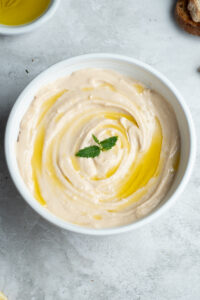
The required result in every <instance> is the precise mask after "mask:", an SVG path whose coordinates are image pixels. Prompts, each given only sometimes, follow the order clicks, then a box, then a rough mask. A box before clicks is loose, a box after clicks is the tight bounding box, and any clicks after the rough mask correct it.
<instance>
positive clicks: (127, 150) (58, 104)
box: [17, 69, 180, 228]
mask: <svg viewBox="0 0 200 300" xmlns="http://www.w3.org/2000/svg"><path fill="white" fill-rule="evenodd" d="M93 134H94V135H95V136H96V137H97V138H98V139H99V140H104V139H106V138H109V137H111V136H118V140H117V143H116V145H115V146H114V147H113V148H112V149H110V150H108V151H103V152H101V153H100V155H99V156H97V157H95V158H80V157H76V156H75V154H76V152H77V151H78V150H79V149H82V148H84V147H87V146H91V145H94V144H95V143H94V140H93V138H92V135H93ZM179 152H180V141H179V129H178V125H177V121H176V117H175V114H174V112H173V110H172V108H171V106H170V105H169V104H168V103H167V101H166V100H165V99H163V97H161V96H160V95H159V94H157V93H156V92H154V91H152V90H150V89H148V88H146V87H145V86H144V85H143V84H141V83H138V82H136V81H135V80H133V79H131V78H128V77H125V76H123V75H121V74H118V73H116V72H114V71H110V70H101V69H84V70H80V71H77V72H75V73H72V74H71V75H70V76H68V77H65V78H61V79H59V80H57V81H56V82H54V83H52V84H50V85H48V86H46V87H44V88H42V89H41V90H40V91H39V92H38V93H37V95H36V96H35V98H34V100H33V102H32V103H31V105H30V107H29V108H28V111H27V112H26V114H25V115H24V117H23V119H22V121H21V126H20V133H19V138H18V142H17V160H18V165H19V169H20V172H21V175H22V177H23V179H24V181H25V183H26V185H27V187H28V188H29V190H30V192H31V193H32V195H34V197H35V198H36V199H37V200H38V201H39V203H41V205H44V206H45V207H46V208H47V209H48V210H49V211H51V212H52V213H53V214H55V215H56V216H58V217H59V218H61V219H64V220H66V221H68V222H70V223H73V224H78V225H81V226H87V227H94V228H106V227H113V226H121V225H124V224H128V223H131V222H133V221H135V220H136V219H138V218H141V217H143V216H145V215H147V214H149V213H150V212H151V211H152V210H153V209H154V208H155V207H156V206H157V205H158V204H159V203H160V202H161V200H162V199H163V197H164V196H165V195H166V193H167V191H168V190H169V188H170V186H171V183H172V181H173V178H174V175H175V173H176V170H177V168H178V160H179Z"/></svg>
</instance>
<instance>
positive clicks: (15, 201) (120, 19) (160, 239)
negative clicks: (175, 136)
mask: <svg viewBox="0 0 200 300" xmlns="http://www.w3.org/2000/svg"><path fill="white" fill-rule="evenodd" d="M61 2H62V3H61V6H60V8H59V10H58V11H57V13H56V15H55V16H54V18H53V19H52V20H50V21H49V22H48V23H47V24H45V25H44V26H43V27H42V28H41V29H39V30H37V31H36V32H34V33H31V34H27V35H24V36H18V37H0V290H2V291H3V292H4V293H5V294H6V295H7V296H8V299H9V300H43V299H44V300H68V299H69V300H73V299H74V300H96V299H97V300H107V299H108V300H165V299H166V300H174V299H181V300H199V299H200V157H199V152H198V156H197V161H196V164H195V169H194V172H193V176H192V179H191V181H190V183H189V184H188V186H187V188H186V190H185V191H184V193H183V194H182V196H181V197H180V198H179V200H178V201H177V202H176V204H175V205H174V206H173V207H172V208H171V209H170V210H169V211H168V212H167V213H166V214H165V215H163V216H162V217H161V218H159V219H157V220H156V221H154V222H153V223H151V224H149V225H147V226H145V227H143V228H141V229H139V230H137V231H133V232H130V233H127V234H123V235H118V236H113V237H99V238H97V237H90V236H81V235H78V234H73V233H70V232H67V231H64V230H60V229H59V228H56V227H54V226H53V225H50V224H49V223H47V222H46V221H45V220H43V219H41V218H40V217H39V216H38V215H37V214H36V213H35V212H34V211H33V210H32V209H31V208H30V207H29V206H28V205H27V204H26V203H25V201H24V200H23V199H22V198H21V197H20V195H19V194H18V192H17V191H16V189H15V187H14V186H13V184H12V182H11V179H10V177H9V174H8V172H7V168H6V164H5V158H4V150H3V136H4V128H5V124H6V120H7V117H8V114H9V111H10V109H11V107H12V105H13V103H14V102H15V100H16V98H17V96H18V95H19V93H20V92H21V91H22V90H23V89H24V87H25V86H26V85H27V84H28V83H29V82H30V81H31V80H32V79H33V78H34V77H35V76H36V75H38V74H39V73H40V72H41V71H43V70H44V69H46V68H47V67H49V66H50V65H52V64H54V63H56V62H58V61H60V60H62V59H65V58H68V57H71V56H75V55H79V54H84V53H91V52H113V53H119V54H125V55H129V56H131V57H135V58H137V59H140V60H142V61H144V62H146V63H148V64H150V65H152V66H153V67H155V68H157V69H158V70H159V71H161V72H163V73H164V74H165V75H166V76H167V77H168V78H169V79H170V80H171V81H173V82H174V84H175V85H176V86H177V88H178V89H179V90H180V92H181V93H182V94H183V96H184V97H185V99H186V102H187V104H188V106H189V107H190V109H191V111H192V115H193V118H194V121H195V125H196V128H197V138H198V146H199V140H200V131H199V128H200V73H198V72H197V68H198V67H199V66H200V38H199V37H193V36H191V35H189V34H186V33H184V32H183V31H182V30H180V29H179V28H178V27H177V25H176V24H175V22H174V18H173V14H172V11H173V7H174V2H175V1H172V0H171V1H170V0H168V1H166V0H153V1H152V0H140V1H133V0H115V1H114V0H88V1H85V0H61ZM26 69H27V70H28V73H27V72H26Z"/></svg>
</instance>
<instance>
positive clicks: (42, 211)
mask: <svg viewBox="0 0 200 300" xmlns="http://www.w3.org/2000/svg"><path fill="white" fill-rule="evenodd" d="M88 59H112V60H113V59H114V60H120V61H122V62H127V63H132V64H135V65H137V66H138V67H141V68H143V69H144V70H146V71H148V72H150V73H152V74H153V75H154V76H156V77H157V78H158V79H159V80H161V82H162V83H163V84H164V85H165V86H167V88H168V89H169V90H170V91H171V92H172V93H173V94H174V95H175V97H176V99H177V101H178V102H179V104H180V106H181V108H182V110H183V112H184V115H185V117H186V120H187V123H188V129H189V136H190V151H189V157H188V162H187V166H186V169H185V173H184V174H183V176H182V179H181V181H180V183H179V185H178V186H177V188H176V190H175V191H174V192H173V194H172V195H171V197H170V198H169V199H168V200H167V201H166V202H165V203H164V204H163V205H162V206H160V207H159V208H158V209H157V210H155V211H152V212H151V213H150V214H149V215H147V216H145V217H144V218H142V219H138V220H136V221H135V222H133V223H130V224H127V225H124V226H118V227H111V228H104V229H95V228H87V227H82V226H79V225H74V224H72V223H68V222H67V221H64V220H62V219H60V218H58V217H56V216H55V215H53V214H52V213H51V212H49V211H48V210H47V209H46V208H45V207H42V206H41V204H40V203H39V202H37V201H36V200H35V198H34V197H33V196H32V195H31V194H30V192H29V191H28V188H27V187H26V186H25V183H24V182H23V179H22V178H21V176H20V174H19V175H18V174H15V173H14V172H13V170H12V158H11V156H12V155H10V151H9V139H10V134H11V127H12V119H13V116H14V115H15V113H16V111H17V110H18V106H19V105H20V103H21V101H23V97H24V94H25V93H26V92H27V91H28V90H29V89H30V88H31V87H32V86H34V85H35V84H36V83H37V82H38V81H40V79H42V78H44V77H45V76H48V73H49V72H52V71H53V70H54V69H59V67H61V66H62V65H63V64H66V63H67V64H74V63H77V62H79V63H80V61H83V60H88ZM4 147H5V157H6V162H7V166H8V170H9V173H10V175H11V178H12V180H13V182H14V184H15V186H16V188H17V190H18V191H19V193H20V194H21V196H22V197H23V199H24V200H25V201H26V202H27V203H28V204H29V205H30V206H31V207H32V208H33V209H34V210H35V211H36V212H37V213H38V214H39V215H40V216H42V217H43V218H44V219H46V220H47V221H49V222H50V223H53V224H54V225H56V226H58V227H60V228H62V229H66V230H69V231H72V232H76V233H81V234H88V235H96V236H102V235H113V234H119V233H123V232H128V231H130V230H133V229H137V228H139V227H141V226H143V225H145V224H147V223H149V222H151V221H152V220H154V219H156V218H157V217H158V216H160V215H162V213H163V212H164V211H166V210H167V209H169V208H170V207H171V206H172V205H173V204H174V202H175V200H176V199H177V198H178V197H179V196H180V194H181V193H182V191H183V189H184V188H185V186H186V184H187V183H188V181H189V178H190V176H191V173H192V169H193V166H194V162H195V157H196V133H195V127H194V123H193V120H192V117H191V113H190V111H189V109H188V107H187V105H186V103H185V101H184V99H183V97H182V96H181V94H180V93H179V91H178V90H177V89H176V87H175V86H174V85H173V84H172V83H171V82H170V81H169V80H168V79H167V78H166V77H165V76H164V75H163V74H161V73H160V72H159V71H157V70H156V69H154V68H153V67H151V66H149V65H148V64H146V63H144V62H141V61H140V60H137V59H134V58H131V57H128V56H124V55H118V54H110V53H95V54H85V55H80V56H76V57H72V58H69V59H65V60H62V61H60V62H58V63H56V64H54V65H52V66H51V67H49V68H47V69H46V70H45V71H43V72H41V73H40V74H39V75H38V76H36V78H35V79H33V80H32V81H31V82H30V83H29V84H28V85H27V86H26V87H25V89H24V90H23V91H22V93H21V94H20V95H19V96H18V98H17V100H16V102H15V103H14V105H13V108H12V109H11V112H10V114H9V117H8V121H7V125H6V130H5V143H4ZM12 153H13V152H12ZM15 159H16V157H15ZM22 182H23V183H22Z"/></svg>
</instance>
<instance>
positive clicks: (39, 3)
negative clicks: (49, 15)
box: [0, 0, 51, 26]
mask: <svg viewBox="0 0 200 300" xmlns="http://www.w3.org/2000/svg"><path fill="white" fill-rule="evenodd" d="M50 3H51V0H0V24H3V25H10V26H17V25H23V24H27V23H30V22H32V21H34V20H35V19H37V18H38V17H39V16H41V15H42V14H43V13H44V12H45V10H46V9H47V8H48V6H49V5H50Z"/></svg>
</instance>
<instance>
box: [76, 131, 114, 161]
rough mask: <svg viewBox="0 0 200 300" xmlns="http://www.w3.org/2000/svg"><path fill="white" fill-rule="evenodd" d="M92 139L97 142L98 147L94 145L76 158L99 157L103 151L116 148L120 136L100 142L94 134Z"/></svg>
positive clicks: (82, 150)
mask: <svg viewBox="0 0 200 300" xmlns="http://www.w3.org/2000/svg"><path fill="white" fill-rule="evenodd" d="M92 138H93V140H94V141H95V143H97V144H98V146H95V145H93V146H90V147H86V148H83V149H81V150H79V151H78V152H77V153H76V154H75V155H76V156H79V157H86V158H89V157H92V158H93V157H96V156H99V154H100V152H101V151H108V150H110V149H111V148H112V147H114V146H115V144H116V142H117V139H118V136H112V137H110V138H108V139H105V140H103V141H101V142H100V141H99V140H98V138H97V137H96V136H95V135H94V134H93V135H92Z"/></svg>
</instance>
